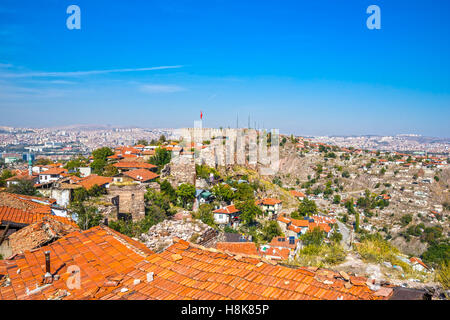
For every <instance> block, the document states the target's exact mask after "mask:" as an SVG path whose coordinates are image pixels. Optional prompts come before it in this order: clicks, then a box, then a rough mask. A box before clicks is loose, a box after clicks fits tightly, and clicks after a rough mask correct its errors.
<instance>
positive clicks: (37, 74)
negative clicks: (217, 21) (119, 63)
mask: <svg viewBox="0 0 450 320" xmlns="http://www.w3.org/2000/svg"><path fill="white" fill-rule="evenodd" d="M181 67H182V66H181V65H177V66H159V67H149V68H128V69H109V70H89V71H71V72H25V73H3V74H1V73H0V76H1V77H5V78H33V77H80V76H89V75H97V74H107V73H119V72H141V71H153V70H164V69H177V68H181Z"/></svg>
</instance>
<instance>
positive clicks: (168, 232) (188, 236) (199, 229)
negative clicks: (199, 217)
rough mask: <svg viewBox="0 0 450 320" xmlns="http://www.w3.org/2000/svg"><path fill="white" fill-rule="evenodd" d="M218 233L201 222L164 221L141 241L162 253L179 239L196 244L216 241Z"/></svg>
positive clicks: (152, 228) (144, 235)
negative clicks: (175, 239)
mask: <svg viewBox="0 0 450 320" xmlns="http://www.w3.org/2000/svg"><path fill="white" fill-rule="evenodd" d="M217 235H218V232H217V231H216V230H215V229H213V228H211V227H210V226H208V225H207V224H205V223H203V222H201V221H192V222H190V221H183V220H164V221H163V222H161V223H159V224H157V225H154V226H152V227H151V228H150V229H149V230H148V232H147V233H143V234H142V235H141V241H142V242H144V243H145V245H146V246H147V247H148V248H150V249H151V250H153V251H156V252H161V251H163V250H164V249H166V248H167V247H168V246H170V245H172V244H173V238H174V237H177V238H180V239H183V240H185V241H190V242H193V243H196V244H202V245H204V244H206V243H209V242H211V241H215V240H216V238H217Z"/></svg>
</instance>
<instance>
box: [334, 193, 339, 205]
mask: <svg viewBox="0 0 450 320" xmlns="http://www.w3.org/2000/svg"><path fill="white" fill-rule="evenodd" d="M339 203H341V196H340V195H338V194H336V195H335V196H334V198H333V204H339Z"/></svg>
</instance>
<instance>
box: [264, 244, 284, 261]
mask: <svg viewBox="0 0 450 320" xmlns="http://www.w3.org/2000/svg"><path fill="white" fill-rule="evenodd" d="M290 253H291V250H289V249H288V248H281V249H278V248H272V247H270V248H268V249H267V250H266V251H264V253H262V254H263V255H264V257H271V259H279V260H288V259H289V254H290Z"/></svg>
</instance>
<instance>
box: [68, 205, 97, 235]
mask: <svg viewBox="0 0 450 320" xmlns="http://www.w3.org/2000/svg"><path fill="white" fill-rule="evenodd" d="M71 209H72V211H73V212H75V213H76V216H77V224H78V226H79V227H80V229H81V230H87V229H90V228H92V227H95V226H98V225H99V224H100V223H101V222H102V221H103V218H104V217H103V216H102V215H101V214H99V213H98V212H97V208H95V207H92V206H85V205H84V204H83V203H82V202H74V203H73V204H72V205H71Z"/></svg>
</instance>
